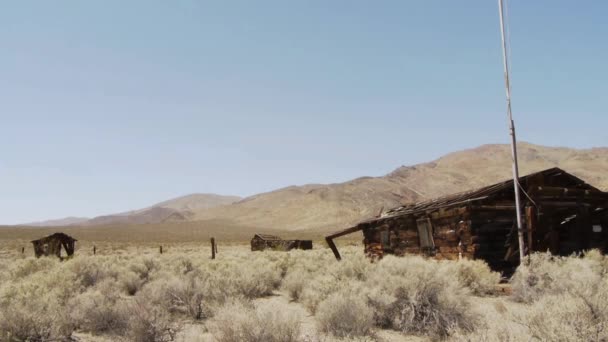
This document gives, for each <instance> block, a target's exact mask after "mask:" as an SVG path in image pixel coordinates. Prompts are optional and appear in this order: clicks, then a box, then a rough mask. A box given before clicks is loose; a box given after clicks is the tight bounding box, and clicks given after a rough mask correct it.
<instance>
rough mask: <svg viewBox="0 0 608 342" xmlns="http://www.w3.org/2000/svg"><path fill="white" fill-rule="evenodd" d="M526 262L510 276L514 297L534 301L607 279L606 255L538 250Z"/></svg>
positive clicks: (517, 299)
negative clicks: (562, 255)
mask: <svg viewBox="0 0 608 342" xmlns="http://www.w3.org/2000/svg"><path fill="white" fill-rule="evenodd" d="M529 260H530V262H529V264H527V265H524V266H520V267H518V268H517V270H516V272H515V274H514V275H513V277H512V279H511V285H512V288H513V299H514V300H516V301H519V302H523V303H532V302H534V301H537V300H539V299H541V298H542V297H543V296H546V295H549V294H562V293H564V292H567V291H579V290H584V289H589V288H592V287H593V286H594V285H595V284H598V283H600V282H601V281H602V280H603V279H604V280H605V279H606V273H605V267H606V266H605V265H606V261H605V259H604V257H602V258H601V259H600V258H598V257H596V256H595V253H591V256H590V257H586V258H580V257H578V256H570V257H559V256H553V255H551V254H550V253H535V254H533V255H531V256H530V259H529Z"/></svg>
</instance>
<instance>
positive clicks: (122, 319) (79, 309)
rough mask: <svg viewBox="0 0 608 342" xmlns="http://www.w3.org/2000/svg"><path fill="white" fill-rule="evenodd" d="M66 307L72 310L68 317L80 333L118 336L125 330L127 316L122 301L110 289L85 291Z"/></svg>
mask: <svg viewBox="0 0 608 342" xmlns="http://www.w3.org/2000/svg"><path fill="white" fill-rule="evenodd" d="M108 285H110V284H108ZM108 285H106V286H108ZM111 286H116V285H115V284H112V285H111ZM68 306H69V307H70V308H72V311H71V314H70V317H71V318H72V320H73V322H74V324H75V325H77V326H78V327H79V328H80V329H81V330H82V331H86V332H91V333H93V334H102V333H111V334H118V335H120V334H122V333H123V332H124V331H125V329H126V322H127V320H128V315H127V312H126V310H125V308H124V304H123V301H122V300H121V298H120V297H119V296H118V295H117V294H116V292H111V291H110V289H103V290H101V289H90V290H87V291H86V292H83V293H81V294H79V295H78V296H76V297H75V298H74V299H73V300H71V301H70V302H69V303H68Z"/></svg>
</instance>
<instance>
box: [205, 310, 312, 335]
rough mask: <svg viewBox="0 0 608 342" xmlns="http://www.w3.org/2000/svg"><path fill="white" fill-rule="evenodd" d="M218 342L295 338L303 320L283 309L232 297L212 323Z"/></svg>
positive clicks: (298, 333)
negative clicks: (232, 299)
mask: <svg viewBox="0 0 608 342" xmlns="http://www.w3.org/2000/svg"><path fill="white" fill-rule="evenodd" d="M211 330H212V332H213V333H214V336H215V338H216V340H217V341H218V342H295V341H299V338H300V337H299V336H300V322H299V321H298V320H297V319H296V318H295V317H294V316H292V315H289V314H285V313H284V312H281V310H280V309H277V308H274V309H273V310H270V309H256V308H255V307H254V306H253V305H252V304H251V303H247V302H243V301H232V302H228V303H226V305H224V306H223V307H222V308H220V309H219V310H218V312H217V313H216V315H215V317H214V322H213V324H212V325H211Z"/></svg>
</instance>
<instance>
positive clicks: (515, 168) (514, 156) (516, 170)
mask: <svg viewBox="0 0 608 342" xmlns="http://www.w3.org/2000/svg"><path fill="white" fill-rule="evenodd" d="M498 11H499V13H500V37H501V39H502V57H503V66H504V73H505V88H506V90H507V115H508V118H509V132H510V134H511V157H512V162H513V187H514V190H515V212H516V215H517V238H518V242H519V262H520V263H522V262H523V261H524V249H525V245H524V232H523V230H522V223H521V205H520V203H519V200H520V198H519V166H518V164H517V139H516V138H515V123H514V122H513V114H511V83H510V82H509V61H508V58H507V40H506V39H505V20H504V3H503V0H498Z"/></svg>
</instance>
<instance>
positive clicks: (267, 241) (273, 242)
mask: <svg viewBox="0 0 608 342" xmlns="http://www.w3.org/2000/svg"><path fill="white" fill-rule="evenodd" d="M265 249H271V250H278V251H289V250H292V249H312V240H283V239H281V238H280V237H278V236H275V235H269V234H255V235H254V236H253V239H251V250H252V251H263V250H265Z"/></svg>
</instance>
